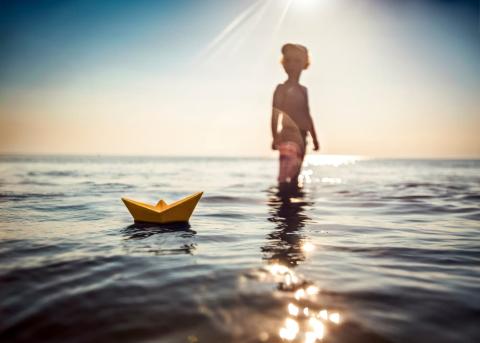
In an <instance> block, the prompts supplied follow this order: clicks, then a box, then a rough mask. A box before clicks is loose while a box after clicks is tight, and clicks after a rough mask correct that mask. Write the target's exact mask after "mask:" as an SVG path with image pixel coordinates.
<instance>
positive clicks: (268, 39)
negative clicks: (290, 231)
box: [0, 0, 480, 157]
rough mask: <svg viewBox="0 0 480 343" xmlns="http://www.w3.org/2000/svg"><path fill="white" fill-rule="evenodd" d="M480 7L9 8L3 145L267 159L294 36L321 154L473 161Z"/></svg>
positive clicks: (256, 3) (289, 1) (262, 1)
mask: <svg viewBox="0 0 480 343" xmlns="http://www.w3.org/2000/svg"><path fill="white" fill-rule="evenodd" d="M479 6H480V5H479V1H453V0H450V1H447V0H443V1H433V0H431V1H427V0H415V1H414V0H402V1H394V0H388V1H381V0H231V1H228V0H203V1H195V0H176V1H147V0H138V1H121V0H117V1H89V0H64V1H54V0H50V1H16V2H13V1H12V2H2V4H1V5H0V153H43V154H45V153H62V154H69V153H73V154H141V155H150V154H155V155H231V156H244V155H254V156H267V155H270V154H272V152H271V150H270V149H269V148H270V144H271V134H270V127H269V126H270V115H271V101H272V93H273V90H274V88H275V86H276V84H278V83H281V82H283V81H284V79H285V75H284V72H283V69H282V67H281V65H280V63H279V60H280V48H281V46H282V44H284V43H285V42H295V43H301V44H304V45H306V46H307V47H308V48H309V50H310V52H311V59H312V63H311V67H310V68H309V69H308V70H306V71H305V72H304V75H302V80H301V82H302V83H303V84H304V85H306V86H307V87H308V89H309V97H310V108H311V111H312V115H313V118H314V121H315V123H316V126H317V131H318V135H319V139H320V144H321V146H322V151H321V152H323V153H329V154H358V155H369V156H389V157H480V134H479V131H480V96H479V95H480V22H479V15H480V9H479Z"/></svg>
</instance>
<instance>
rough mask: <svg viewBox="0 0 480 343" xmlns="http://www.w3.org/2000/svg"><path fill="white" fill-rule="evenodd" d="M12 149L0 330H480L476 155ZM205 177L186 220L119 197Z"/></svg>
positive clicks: (350, 337) (5, 180)
mask: <svg viewBox="0 0 480 343" xmlns="http://www.w3.org/2000/svg"><path fill="white" fill-rule="evenodd" d="M277 168H278V161H277V160H276V159H270V158H220V157H218V158H213V157H208V158H207V157H205V158H201V157H192V158H187V157H177V158H173V157H104V156H1V157H0V341H1V342H62V343H65V342H162V343H163V342H187V343H197V342H207V343H210V342H307V343H308V342H310V343H312V342H369V343H370V342H436V343H441V342H462V343H468V342H471V343H476V342H480V161H479V160H409V159H367V158H361V157H354V156H326V155H324V156H322V155H311V156H308V157H307V160H306V161H305V163H304V167H303V171H302V175H301V182H302V187H301V188H300V189H298V190H296V191H292V192H288V193H285V192H280V191H279V190H278V187H277V184H276V175H277ZM197 191H203V192H204V195H203V197H202V199H201V200H200V202H199V204H198V205H197V208H196V210H195V212H194V213H193V215H192V217H191V219H190V222H189V223H188V224H182V225H178V224H176V225H145V224H135V223H134V222H133V219H132V217H131V216H130V214H129V213H128V211H127V209H126V208H125V206H124V205H123V203H122V202H121V200H120V199H121V197H129V198H132V199H136V200H140V201H144V202H150V203H153V204H155V203H157V201H158V200H160V199H164V200H166V201H167V202H171V201H174V200H177V199H180V198H182V197H184V196H186V195H189V194H191V193H194V192H197Z"/></svg>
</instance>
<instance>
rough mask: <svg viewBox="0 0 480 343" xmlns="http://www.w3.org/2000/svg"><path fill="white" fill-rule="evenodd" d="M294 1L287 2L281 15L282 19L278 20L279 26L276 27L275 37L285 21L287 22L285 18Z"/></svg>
mask: <svg viewBox="0 0 480 343" xmlns="http://www.w3.org/2000/svg"><path fill="white" fill-rule="evenodd" d="M292 2H293V0H287V2H286V4H285V7H284V8H283V11H282V14H280V17H279V18H278V21H277V24H276V25H275V28H274V29H273V36H276V35H277V33H278V31H279V30H280V28H281V27H282V24H283V21H284V20H285V17H286V16H287V13H288V10H289V9H290V6H291V5H292Z"/></svg>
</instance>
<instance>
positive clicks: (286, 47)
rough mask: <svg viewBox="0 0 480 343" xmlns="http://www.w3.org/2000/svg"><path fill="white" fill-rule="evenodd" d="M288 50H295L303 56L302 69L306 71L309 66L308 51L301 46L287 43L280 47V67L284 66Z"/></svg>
mask: <svg viewBox="0 0 480 343" xmlns="http://www.w3.org/2000/svg"><path fill="white" fill-rule="evenodd" d="M289 50H296V51H299V52H301V53H303V54H304V57H305V66H304V67H303V69H307V68H308V67H309V66H310V54H309V53H308V49H307V48H306V47H305V46H303V45H301V44H293V43H287V44H284V45H283V46H282V59H281V60H280V63H281V64H282V65H283V64H284V59H285V54H286V53H287V52H288V51H289Z"/></svg>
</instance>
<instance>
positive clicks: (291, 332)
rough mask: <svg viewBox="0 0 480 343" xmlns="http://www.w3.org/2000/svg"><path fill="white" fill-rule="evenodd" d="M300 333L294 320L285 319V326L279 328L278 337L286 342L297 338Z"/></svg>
mask: <svg viewBox="0 0 480 343" xmlns="http://www.w3.org/2000/svg"><path fill="white" fill-rule="evenodd" d="M299 331H300V326H299V325H298V322H297V321H296V320H295V319H292V318H287V319H286V320H285V326H284V327H282V328H280V330H279V332H278V333H279V335H280V338H282V339H285V340H287V341H293V340H294V339H295V337H297V334H298V332H299Z"/></svg>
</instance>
